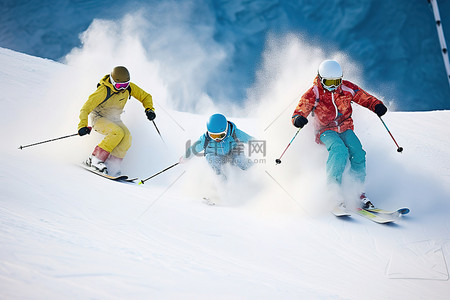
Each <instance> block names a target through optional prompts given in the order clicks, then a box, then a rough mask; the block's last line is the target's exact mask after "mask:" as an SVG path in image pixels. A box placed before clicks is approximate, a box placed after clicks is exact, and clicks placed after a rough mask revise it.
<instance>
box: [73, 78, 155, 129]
mask: <svg viewBox="0 0 450 300" xmlns="http://www.w3.org/2000/svg"><path fill="white" fill-rule="evenodd" d="M107 87H108V88H109V96H110V97H109V98H108V97H107V96H108V88H107ZM131 96H133V97H134V98H136V99H137V100H139V101H140V102H141V103H142V105H143V106H144V108H145V109H151V110H154V108H153V99H152V95H150V94H149V93H147V92H145V91H144V90H143V89H141V88H140V87H138V86H137V85H136V84H134V83H132V82H130V86H129V87H128V88H127V89H125V90H120V91H117V90H115V89H114V87H113V85H112V84H111V82H110V81H109V74H108V75H105V76H103V78H102V79H101V80H100V83H99V85H98V88H97V90H96V91H95V92H94V93H93V94H91V95H90V96H89V98H88V100H87V101H86V103H84V105H83V107H82V108H81V110H80V123H78V129H80V128H83V127H86V126H88V116H89V114H90V113H91V112H94V113H95V116H94V117H106V118H110V119H120V114H121V113H122V112H123V108H124V106H125V104H126V103H127V100H128V99H129V98H131Z"/></svg>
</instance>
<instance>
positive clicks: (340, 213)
mask: <svg viewBox="0 0 450 300" xmlns="http://www.w3.org/2000/svg"><path fill="white" fill-rule="evenodd" d="M331 213H332V214H333V215H335V216H336V217H349V216H351V213H350V212H349V211H348V210H347V209H346V208H345V206H343V205H341V204H339V205H337V206H336V207H335V208H334V209H333V210H332V211H331Z"/></svg>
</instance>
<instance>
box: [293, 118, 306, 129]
mask: <svg viewBox="0 0 450 300" xmlns="http://www.w3.org/2000/svg"><path fill="white" fill-rule="evenodd" d="M307 123H308V119H307V118H305V117H304V116H297V117H296V118H295V120H294V126H295V127H297V128H303V126H305V125H306V124H307Z"/></svg>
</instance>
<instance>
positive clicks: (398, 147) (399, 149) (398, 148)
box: [379, 117, 403, 153]
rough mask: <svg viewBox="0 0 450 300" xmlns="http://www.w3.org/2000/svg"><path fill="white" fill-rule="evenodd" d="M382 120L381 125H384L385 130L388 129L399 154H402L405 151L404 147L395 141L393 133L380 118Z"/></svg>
mask: <svg viewBox="0 0 450 300" xmlns="http://www.w3.org/2000/svg"><path fill="white" fill-rule="evenodd" d="M379 118H380V120H381V123H383V125H384V128H386V130H387V132H388V133H389V135H390V136H391V138H392V140H393V141H394V143H395V145H396V146H397V152H399V153H402V151H403V147H400V146H399V145H398V144H397V141H396V140H395V139H394V136H393V135H392V133H391V131H390V130H389V128H388V127H387V126H386V123H384V121H383V119H382V118H381V117H379Z"/></svg>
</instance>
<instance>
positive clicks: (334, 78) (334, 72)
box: [319, 60, 343, 91]
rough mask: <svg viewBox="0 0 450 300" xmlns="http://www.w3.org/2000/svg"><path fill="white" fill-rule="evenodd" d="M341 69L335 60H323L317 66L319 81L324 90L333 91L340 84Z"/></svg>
mask: <svg viewBox="0 0 450 300" xmlns="http://www.w3.org/2000/svg"><path fill="white" fill-rule="evenodd" d="M342 75H343V74H342V68H341V65H339V63H338V62H337V61H335V60H324V61H323V62H322V63H321V64H320V65H319V79H320V82H321V83H322V86H323V88H324V89H327V90H329V91H334V90H335V89H337V88H338V87H339V86H340V85H341V83H342Z"/></svg>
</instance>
